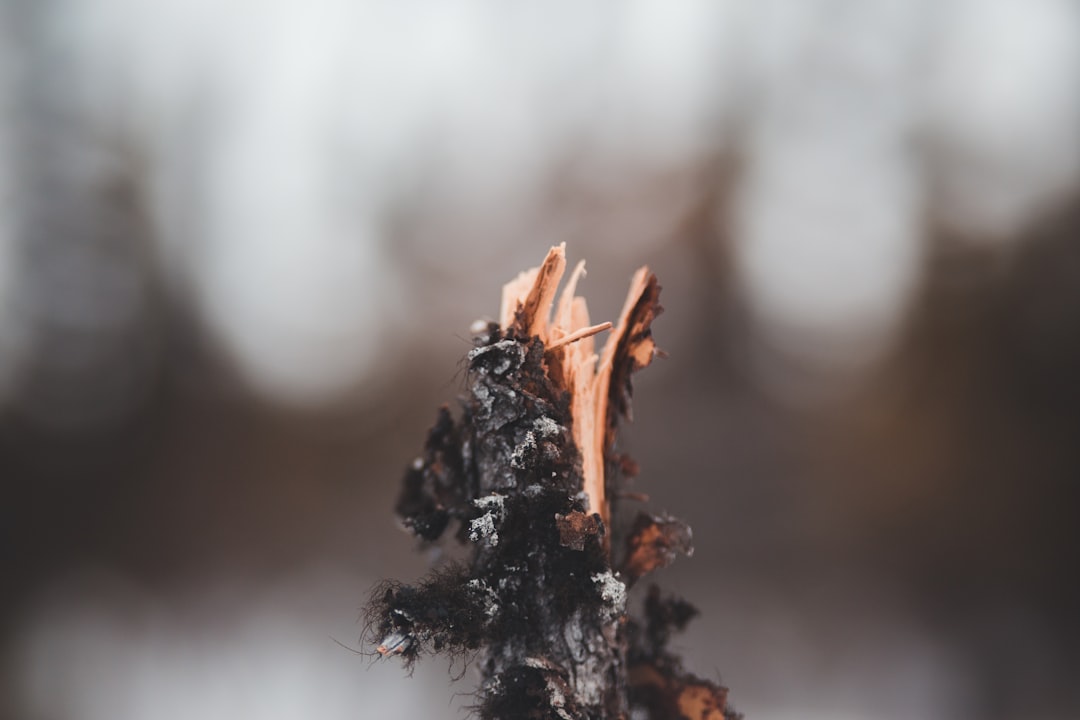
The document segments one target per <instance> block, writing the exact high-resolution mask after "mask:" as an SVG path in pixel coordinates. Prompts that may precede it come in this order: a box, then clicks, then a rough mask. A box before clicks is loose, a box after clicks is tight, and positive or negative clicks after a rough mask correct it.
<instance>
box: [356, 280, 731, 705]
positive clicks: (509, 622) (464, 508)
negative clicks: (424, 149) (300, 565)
mask: <svg viewBox="0 0 1080 720" xmlns="http://www.w3.org/2000/svg"><path fill="white" fill-rule="evenodd" d="M560 272H561V271H560ZM556 281H557V279H556ZM658 291H659V287H658V286H657V285H656V282H655V278H651V279H650V281H649V284H648V292H647V293H643V295H642V298H641V300H640V301H639V303H638V304H639V305H640V308H637V307H635V309H634V312H633V313H632V314H631V317H630V323H629V327H630V332H627V333H624V334H623V335H622V336H621V337H622V342H623V343H626V348H620V349H619V351H617V353H616V363H615V366H614V368H613V369H612V382H611V384H610V396H611V400H612V402H611V405H610V407H611V414H609V415H608V427H607V428H606V432H605V449H606V450H607V451H608V452H606V453H605V455H606V461H605V469H606V472H605V483H606V484H607V486H608V488H609V493H608V497H613V496H614V495H615V492H614V491H615V490H616V487H614V486H616V485H618V484H620V483H621V482H622V481H623V475H624V470H625V469H629V468H633V463H632V462H630V461H629V460H628V459H627V458H624V457H618V456H616V455H614V453H612V452H610V450H611V448H612V447H613V444H614V431H615V420H616V419H617V417H618V416H619V415H622V414H626V413H628V411H629V397H630V379H629V378H630V374H631V373H632V372H633V371H634V370H636V369H637V368H638V367H641V366H643V365H644V364H647V362H642V361H641V359H640V357H636V356H635V352H634V348H635V345H634V339H633V338H634V337H635V336H636V337H637V338H638V340H639V341H640V340H641V338H642V337H644V336H647V334H648V333H649V332H650V330H649V324H650V322H651V320H652V318H653V317H654V316H655V314H656V313H657V311H658V310H659V307H658V305H657V304H656V299H657V295H658ZM536 311H537V310H536V308H532V309H529V308H528V307H519V312H518V321H517V322H515V323H513V324H512V325H511V326H510V327H509V328H507V329H505V330H504V329H502V328H500V327H499V326H498V325H496V324H491V325H489V326H488V327H487V329H486V331H485V332H483V333H481V334H480V335H479V336H478V337H477V338H476V342H475V344H476V346H475V348H474V349H473V350H472V351H471V352H470V353H469V356H468V383H467V386H468V393H467V395H466V396H465V397H464V398H463V400H462V409H461V417H460V419H459V420H456V421H455V420H454V419H453V418H452V417H451V414H450V412H449V411H448V410H447V409H446V408H445V407H444V408H442V409H441V410H440V411H439V415H438V419H437V421H436V423H435V425H434V427H433V428H432V429H431V431H430V432H429V434H428V438H427V442H426V444H425V447H424V454H423V457H421V458H418V459H417V461H416V462H414V464H413V466H412V467H411V468H410V469H409V471H408V472H407V473H406V476H405V479H404V488H403V491H402V495H401V498H400V500H399V502H398V505H397V512H398V514H399V515H400V516H401V518H402V520H403V521H404V523H405V525H406V526H407V527H408V528H410V529H411V530H412V531H413V532H414V533H415V534H416V535H417V536H418V537H419V538H421V540H422V541H424V542H426V543H430V542H435V541H436V540H438V539H439V538H440V537H441V536H442V535H443V534H444V532H445V531H446V530H447V528H449V527H450V526H451V524H452V523H453V524H456V526H457V533H456V534H457V539H458V540H459V541H461V542H464V543H467V544H470V545H471V546H472V554H471V558H470V560H469V562H468V564H466V565H451V566H449V567H447V568H444V569H442V570H440V571H437V572H435V573H433V574H432V575H431V576H429V577H428V578H427V579H425V580H423V581H421V582H420V583H419V584H418V585H415V586H405V585H401V584H397V583H384V584H383V585H382V586H380V587H379V588H378V589H377V590H376V591H375V593H374V594H373V597H372V601H371V602H370V604H369V607H368V620H369V624H370V626H371V628H372V631H373V633H374V635H375V637H376V639H377V641H378V648H377V649H378V652H379V653H380V654H382V655H383V656H388V655H400V656H401V657H402V658H403V659H404V661H405V662H406V663H412V662H414V661H415V660H416V659H417V658H418V657H419V656H420V655H421V654H424V653H431V652H436V653H438V652H443V653H450V654H464V655H467V656H469V657H473V656H478V657H479V659H480V663H479V666H480V668H481V670H482V674H483V678H484V679H483V683H482V686H481V687H480V689H479V691H478V703H477V706H476V711H477V713H478V715H479V717H481V718H483V719H485V720H487V719H492V720H494V719H496V718H497V719H499V720H518V719H522V718H524V719H531V718H536V719H545V720H546V719H548V718H561V719H562V720H579V719H580V720H585V719H590V720H616V719H617V718H627V717H629V716H630V711H631V705H632V704H633V706H635V707H637V708H640V710H641V712H638V713H635V717H651V718H679V717H693V718H711V719H715V718H723V717H725V716H724V715H722V714H720V713H722V712H723V711H724V709H725V707H724V700H725V698H726V691H725V690H723V689H722V688H719V687H717V686H715V685H711V684H709V683H705V682H702V681H699V680H697V679H696V678H693V677H692V676H689V675H687V674H685V673H684V672H683V670H682V668H681V666H680V665H679V663H678V661H677V660H676V659H675V658H674V657H672V656H670V655H669V654H667V652H666V649H665V644H666V641H667V637H668V634H669V633H670V631H671V630H672V629H681V627H682V625H683V624H684V623H685V622H686V620H688V619H689V617H690V616H691V615H692V614H693V613H692V611H691V610H690V609H689V605H687V604H685V603H681V601H667V602H666V603H665V602H663V601H661V600H659V595H657V594H656V593H655V592H654V593H653V594H650V596H649V601H648V602H647V603H646V611H647V615H648V619H647V622H646V623H644V624H641V623H638V622H636V621H634V620H632V619H630V618H629V617H628V616H627V612H626V601H627V590H628V585H629V584H632V583H633V582H634V581H635V580H636V579H637V578H638V577H640V576H641V575H643V574H645V573H646V572H648V571H650V570H652V569H655V568H656V567H660V566H663V565H666V564H668V563H670V562H671V560H672V559H673V558H674V556H675V554H676V553H677V552H684V553H686V552H689V551H690V533H689V528H688V527H686V526H685V525H683V524H682V523H679V522H678V521H675V520H672V519H670V518H652V517H650V516H648V515H645V514H642V516H641V517H640V518H639V520H638V522H637V523H636V524H635V525H634V527H633V529H632V531H631V532H630V534H629V536H628V537H627V538H614V541H615V542H619V541H620V540H622V541H623V542H624V543H625V545H626V551H625V553H623V554H624V555H625V558H626V560H625V567H624V568H621V569H620V568H615V567H613V565H612V561H611V552H610V546H611V542H612V540H613V539H612V538H609V537H606V533H607V531H608V529H607V528H606V527H605V524H604V522H603V521H602V519H601V515H600V514H599V513H596V512H592V511H591V510H590V508H589V501H590V499H589V498H588V497H587V496H586V495H585V493H584V492H583V476H582V462H581V456H580V453H579V450H578V448H577V447H576V446H575V443H574V439H573V438H574V435H573V433H572V431H571V428H572V424H573V422H574V418H573V417H572V416H571V410H570V408H571V398H570V396H569V391H568V390H567V389H566V388H565V386H564V385H563V384H562V382H561V376H562V373H561V371H560V369H559V368H558V362H557V360H558V358H557V357H552V356H550V355H549V356H548V357H547V358H545V347H544V343H543V342H542V341H541V340H540V339H539V338H538V337H529V336H527V335H526V333H525V332H524V331H523V328H526V327H529V322H528V321H527V320H528V313H532V312H536ZM650 343H651V341H650ZM649 352H651V344H650V345H649ZM621 546H622V545H621V544H620V547H621ZM635 683H636V684H637V687H636V688H635V687H632V686H633V685H634V684H635ZM698 695H700V697H701V699H702V701H701V702H698V701H697V700H695V698H696V697H697V696H698ZM687 701H689V702H687ZM703 703H704V704H703ZM713 707H715V712H712V711H711V710H710V708H713ZM699 711H700V712H699ZM642 712H643V713H644V715H642Z"/></svg>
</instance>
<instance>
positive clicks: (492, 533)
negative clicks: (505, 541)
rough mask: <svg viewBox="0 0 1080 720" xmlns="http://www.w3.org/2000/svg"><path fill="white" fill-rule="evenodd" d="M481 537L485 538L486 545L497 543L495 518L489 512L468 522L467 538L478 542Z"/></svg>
mask: <svg viewBox="0 0 1080 720" xmlns="http://www.w3.org/2000/svg"><path fill="white" fill-rule="evenodd" d="M481 538H483V539H485V540H487V541H488V545H491V546H492V547H495V546H496V545H498V544H499V532H498V530H496V529H495V519H494V518H493V517H492V516H491V513H488V514H486V515H481V516H480V517H478V518H476V519H475V520H472V521H470V522H469V539H470V540H472V541H473V542H480V539H481Z"/></svg>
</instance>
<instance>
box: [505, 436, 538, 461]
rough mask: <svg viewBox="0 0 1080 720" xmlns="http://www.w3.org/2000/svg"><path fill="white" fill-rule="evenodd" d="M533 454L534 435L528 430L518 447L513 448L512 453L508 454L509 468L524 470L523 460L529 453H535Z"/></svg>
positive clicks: (534, 450) (534, 448) (534, 449)
mask: <svg viewBox="0 0 1080 720" xmlns="http://www.w3.org/2000/svg"><path fill="white" fill-rule="evenodd" d="M535 452H536V435H534V434H533V432H532V430H530V431H528V432H526V433H525V439H524V440H522V441H521V442H520V443H519V444H518V446H517V447H515V448H514V451H513V452H512V453H510V467H512V468H515V469H517V470H522V469H524V468H525V458H526V457H528V455H529V454H530V453H535Z"/></svg>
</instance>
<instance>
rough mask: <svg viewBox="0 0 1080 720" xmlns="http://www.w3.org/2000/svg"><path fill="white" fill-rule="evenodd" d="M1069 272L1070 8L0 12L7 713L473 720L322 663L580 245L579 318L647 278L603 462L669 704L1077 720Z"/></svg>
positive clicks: (1079, 117) (1076, 464) (458, 689)
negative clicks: (482, 392)
mask: <svg viewBox="0 0 1080 720" xmlns="http://www.w3.org/2000/svg"><path fill="white" fill-rule="evenodd" d="M1078 240H1080V6H1078V5H1077V3H1075V2H1073V1H1072V0H936V1H933V2H931V1H930V0H906V1H904V0H895V1H893V0H756V1H753V2H752V1H751V0H684V1H682V2H678V3H673V2H668V3H662V2H650V1H646V0H633V1H630V2H626V1H623V2H615V1H614V0H610V1H606V2H605V1H599V2H588V3H583V2H569V1H567V2H563V1H557V2H547V3H525V2H514V3H506V2H497V1H496V0H466V1H464V2H458V3H445V2H438V1H437V0H306V1H305V2H299V0H293V1H288V0H280V1H278V2H255V1H254V0H232V1H231V2H221V0H214V1H211V0H155V1H154V2H147V1H146V0H0V491H2V494H3V500H2V501H0V552H2V554H3V556H2V559H0V567H2V568H3V572H2V575H0V577H2V581H0V582H2V583H3V591H2V593H0V716H4V717H12V718H32V719H40V720H68V719H70V720H75V719H78V720H96V719H98V718H102V719H104V718H108V719H109V720H128V719H131V720H134V719H142V718H191V717H202V718H207V719H209V720H214V719H216V718H235V717H251V718H326V719H328V720H333V719H336V718H396V717H445V718H456V717H464V716H465V714H466V710H465V709H464V708H465V707H466V706H467V705H468V704H469V702H470V701H469V698H468V697H467V696H463V695H462V694H461V693H467V692H468V691H469V690H471V689H472V687H473V686H474V684H475V680H476V677H475V675H474V671H473V670H471V669H470V670H468V671H467V672H466V675H465V677H464V679H463V680H462V681H461V682H460V683H458V684H456V685H453V684H451V681H450V678H451V676H456V675H458V674H460V672H461V671H462V668H460V667H452V668H448V667H447V665H446V663H445V662H443V661H438V660H437V661H429V662H424V663H422V664H421V666H420V667H419V669H418V670H417V672H416V674H415V676H414V677H412V678H408V677H406V676H405V673H404V672H403V671H402V670H401V668H400V667H398V666H397V665H396V664H395V663H371V662H370V661H369V659H367V658H364V657H360V656H358V655H356V654H354V653H353V652H350V649H353V650H356V649H358V648H359V645H358V643H359V640H358V638H359V635H360V632H361V629H362V628H361V625H360V624H359V622H358V620H357V619H358V616H359V611H360V608H361V606H362V605H363V602H364V599H365V597H366V595H367V593H368V592H369V590H370V588H371V587H372V585H373V584H374V582H376V581H377V580H378V579H380V578H384V577H396V578H400V579H404V580H410V579H414V578H416V577H417V576H419V575H420V574H422V573H423V572H424V571H425V569H426V568H427V567H428V566H429V564H430V563H431V562H432V561H433V560H434V559H435V558H434V556H431V555H423V554H420V553H416V552H415V549H416V548H415V546H414V543H413V542H412V541H411V539H410V538H409V536H408V535H406V534H405V533H404V532H401V531H400V530H399V528H398V527H397V525H396V522H395V519H394V517H393V516H392V513H391V508H392V505H393V501H394V498H395V495H396V492H397V486H398V480H399V478H400V475H401V473H402V469H403V468H404V467H405V466H406V465H407V464H408V463H409V462H410V461H411V460H412V458H413V457H414V456H415V455H416V453H417V452H418V450H419V449H420V447H421V444H422V441H423V438H424V433H425V431H426V429H427V427H428V425H429V423H430V422H431V421H432V420H433V418H434V413H435V409H436V407H437V406H438V404H439V403H441V402H445V401H453V399H454V398H455V397H456V396H457V395H458V394H459V393H460V392H461V390H462V374H461V370H462V365H461V362H462V358H463V356H464V354H465V353H466V352H467V350H468V348H469V340H468V331H467V328H468V327H469V325H470V323H471V322H472V321H473V320H474V319H476V318H478V317H482V316H492V315H495V314H496V313H497V308H498V300H499V290H500V287H501V284H502V283H503V282H504V281H505V280H508V279H509V278H511V277H512V276H513V275H514V274H515V273H516V272H517V271H519V270H521V269H524V268H526V267H530V266H533V265H535V264H537V263H538V262H539V261H540V260H541V259H542V257H543V255H544V253H545V252H546V250H547V248H548V247H549V246H550V245H552V244H555V243H558V242H562V241H566V242H567V243H568V254H569V257H570V260H571V262H575V261H576V260H577V259H580V258H587V259H588V262H589V268H590V275H589V277H588V279H587V280H586V281H585V282H584V284H583V286H582V287H581V291H582V292H583V293H584V294H585V295H587V296H588V297H589V302H590V305H591V309H592V314H593V317H594V319H595V320H596V321H600V320H604V319H611V318H614V316H615V314H616V313H617V311H618V308H619V307H620V306H621V303H622V299H623V295H624V293H625V287H626V283H627V280H628V278H629V276H630V274H631V273H632V271H633V270H634V269H635V268H636V267H638V266H639V265H642V264H648V265H649V266H650V267H651V268H653V269H654V270H655V271H656V272H657V274H658V275H659V277H660V280H661V283H662V284H663V286H664V292H663V295H662V300H663V304H664V306H665V307H666V309H667V312H666V313H665V314H664V316H663V317H662V318H660V320H659V321H658V322H657V323H656V325H655V334H656V336H657V337H658V339H659V342H660V345H661V347H663V348H664V349H665V350H666V351H667V352H668V354H669V357H668V358H667V359H665V360H663V361H661V362H658V363H656V364H654V365H653V367H651V368H650V369H649V370H648V371H647V372H645V373H642V374H641V375H640V376H639V377H638V382H637V386H636V401H635V402H636V404H635V421H634V424H633V425H631V426H630V427H628V428H627V429H626V431H625V433H624V434H623V436H622V437H623V447H624V448H625V449H626V450H628V451H630V452H631V453H632V454H633V455H634V456H635V457H636V458H637V459H638V460H639V461H640V464H641V467H642V472H641V475H640V477H639V478H638V481H637V486H636V489H638V490H640V491H642V492H645V493H648V494H649V495H650V496H651V497H652V507H653V508H655V509H658V510H661V509H662V510H668V511H670V512H672V513H673V514H676V515H678V516H681V517H683V518H685V519H686V520H688V521H689V522H690V524H691V525H692V526H693V527H694V529H695V540H696V545H697V552H696V553H695V555H694V557H693V558H690V559H684V560H680V561H679V562H678V563H676V564H675V565H674V566H673V567H672V568H670V569H669V570H667V571H664V572H663V573H662V574H661V577H659V578H658V579H659V581H660V582H661V583H662V584H663V585H665V586H666V587H667V588H669V589H672V590H675V591H677V592H679V593H681V594H683V595H684V596H686V597H687V598H688V599H690V600H691V601H692V602H694V603H695V604H696V605H697V606H698V607H699V608H700V609H701V610H702V617H701V618H700V619H699V620H697V621H696V622H695V623H694V624H693V625H692V626H691V629H690V631H689V632H688V633H687V634H686V635H685V636H683V637H681V638H680V639H679V640H678V643H679V649H680V651H681V652H683V653H684V655H685V657H686V658H687V662H688V664H689V665H690V666H691V667H692V668H693V669H694V670H696V671H697V672H698V673H699V674H702V675H704V676H707V677H710V678H713V679H716V678H720V679H721V680H722V681H723V682H724V683H725V684H727V685H729V686H730V687H731V688H732V699H733V701H734V703H735V705H736V707H737V708H738V709H740V710H742V711H743V712H745V713H746V714H747V716H748V717H749V718H750V719H751V720H766V719H786V718H830V719H852V720H854V719H865V720H893V719H896V720H900V719H905V718H912V719H918V720H938V719H940V720H945V719H948V720H997V719H1005V718H1025V719H1027V720H1032V719H1044V718H1045V719H1051V718H1075V717H1077V716H1078V715H1080V686H1077V684H1076V682H1075V679H1076V673H1077V671H1078V669H1080V622H1078V616H1077V610H1078V608H1080V580H1078V579H1077V573H1078V571H1080V531H1078V530H1077V527H1076V524H1075V522H1074V521H1075V517H1076V515H1077V510H1078V508H1080V492H1078V490H1077V488H1078V481H1080V438H1078V437H1077V432H1078V430H1080V378H1078V377H1077V372H1078V369H1080V243H1078ZM455 693H457V694H456V695H455Z"/></svg>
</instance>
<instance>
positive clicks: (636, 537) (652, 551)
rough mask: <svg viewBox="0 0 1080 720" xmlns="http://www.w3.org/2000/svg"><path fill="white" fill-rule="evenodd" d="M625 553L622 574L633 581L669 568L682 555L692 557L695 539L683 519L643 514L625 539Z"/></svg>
mask: <svg viewBox="0 0 1080 720" xmlns="http://www.w3.org/2000/svg"><path fill="white" fill-rule="evenodd" d="M626 550H627V552H626V562H625V563H624V567H623V574H625V575H626V576H627V578H629V580H630V581H631V582H633V581H634V580H637V579H638V578H640V577H641V576H642V575H645V574H646V573H650V572H652V571H653V570H656V569H658V568H663V567H667V566H668V565H670V564H671V563H673V562H674V561H675V557H676V556H677V555H679V554H680V553H681V554H683V555H692V554H693V552H694V546H693V536H692V534H691V531H690V527H689V526H688V525H687V524H686V523H684V522H682V521H681V520H676V519H675V518H670V517H653V516H651V515H647V514H645V513H640V514H639V515H638V517H637V520H636V521H635V522H634V527H633V529H632V530H631V531H630V536H629V537H628V538H627V540H626Z"/></svg>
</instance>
